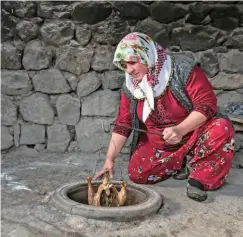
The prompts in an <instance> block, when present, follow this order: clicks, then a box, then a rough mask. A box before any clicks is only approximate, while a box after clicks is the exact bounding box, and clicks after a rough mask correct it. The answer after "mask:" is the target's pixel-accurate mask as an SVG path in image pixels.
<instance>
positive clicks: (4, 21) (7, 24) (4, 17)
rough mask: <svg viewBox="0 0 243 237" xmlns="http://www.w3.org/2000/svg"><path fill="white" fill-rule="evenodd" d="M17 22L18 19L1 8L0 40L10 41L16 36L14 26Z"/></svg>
mask: <svg viewBox="0 0 243 237" xmlns="http://www.w3.org/2000/svg"><path fill="white" fill-rule="evenodd" d="M18 20H19V19H18V18H16V17H15V16H13V15H12V14H9V13H8V12H7V11H5V10H4V9H3V8H2V9H1V40H2V41H3V42H5V41H8V40H12V38H13V37H14V36H15V35H16V24H17V23H18ZM2 63H3V61H2Z"/></svg>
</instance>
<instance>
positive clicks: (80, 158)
mask: <svg viewBox="0 0 243 237" xmlns="http://www.w3.org/2000/svg"><path fill="white" fill-rule="evenodd" d="M239 154H240V153H238V155H239ZM240 155H241V156H243V152H242V153H241V154H240ZM104 157H105V156H104V155H99V154H81V153H69V154H68V153H67V154H50V153H44V152H43V153H39V152H37V151H36V150H34V149H30V148H27V147H23V148H20V149H18V150H12V151H10V152H8V153H6V154H2V173H1V177H2V186H1V193H2V210H1V213H2V236H3V237H7V236H8V237H32V236H34V237H47V236H48V237H60V236H62V237H96V236H99V237H133V236H134V237H135V236H136V237H137V236H139V237H148V236H149V237H176V236H180V237H188V236H190V237H209V236H210V237H214V236H215V237H218V236H220V237H242V236H243V170H242V169H239V167H238V166H237V165H236V166H234V165H233V167H238V168H232V169H231V172H230V175H229V178H228V180H227V183H226V184H225V185H224V186H223V187H222V188H221V189H219V190H217V191H214V192H209V193H208V199H207V201H205V202H203V203H198V202H195V201H193V200H191V199H189V198H188V197H187V196H186V181H179V180H174V179H172V178H171V179H168V180H166V181H164V182H161V183H159V184H156V185H150V186H149V187H150V188H152V189H154V190H156V191H158V192H159V193H161V194H162V196H163V198H164V206H163V207H162V208H161V209H160V210H159V212H158V213H157V214H155V215H152V216H149V217H144V219H143V220H134V221H130V222H128V223H127V222H115V223H114V222H112V221H104V220H92V219H86V218H84V217H80V216H75V215H69V214H67V213H64V212H62V211H60V210H57V209H56V208H55V207H54V206H53V204H52V202H51V200H52V194H53V192H54V191H55V190H56V189H57V188H59V187H61V186H63V185H64V184H67V183H72V182H78V181H85V177H86V176H87V175H91V176H92V175H94V173H95V171H96V170H99V169H100V168H101V167H102V164H103V159H104ZM127 158H128V157H127V156H126V155H123V156H120V157H119V158H118V160H117V165H116V167H115V177H114V179H115V180H120V179H125V180H128V176H127V173H126V166H127V163H128V162H127ZM118 161H119V163H118Z"/></svg>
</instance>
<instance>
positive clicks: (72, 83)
mask: <svg viewBox="0 0 243 237" xmlns="http://www.w3.org/2000/svg"><path fill="white" fill-rule="evenodd" d="M62 74H63V76H64V77H65V78H66V80H67V81H68V83H69V85H70V87H71V88H72V90H73V91H75V90H76V89H77V86H78V82H79V78H78V77H77V76H76V75H74V74H72V73H70V72H64V71H63V72H62Z"/></svg>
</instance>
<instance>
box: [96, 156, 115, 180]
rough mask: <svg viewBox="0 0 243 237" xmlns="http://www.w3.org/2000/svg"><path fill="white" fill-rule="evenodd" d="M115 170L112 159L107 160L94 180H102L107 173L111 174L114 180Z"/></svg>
mask: <svg viewBox="0 0 243 237" xmlns="http://www.w3.org/2000/svg"><path fill="white" fill-rule="evenodd" d="M113 169H114V161H113V160H110V159H106V161H105V164H104V166H103V168H102V169H101V170H100V171H99V172H98V173H97V174H96V175H95V177H94V178H93V180H97V179H101V176H102V175H103V174H104V173H106V172H109V175H110V177H111V178H112V177H113Z"/></svg>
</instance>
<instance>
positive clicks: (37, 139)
mask: <svg viewBox="0 0 243 237" xmlns="http://www.w3.org/2000/svg"><path fill="white" fill-rule="evenodd" d="M20 129H21V135H20V141H19V144H20V145H32V144H37V143H44V142H45V126H44V125H39V124H23V125H21V128H20Z"/></svg>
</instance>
